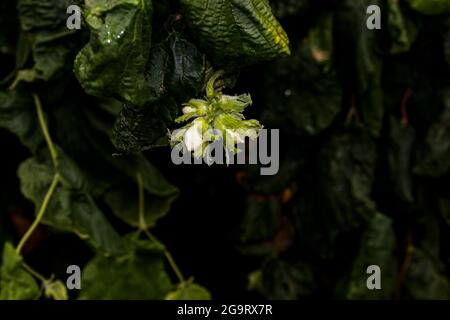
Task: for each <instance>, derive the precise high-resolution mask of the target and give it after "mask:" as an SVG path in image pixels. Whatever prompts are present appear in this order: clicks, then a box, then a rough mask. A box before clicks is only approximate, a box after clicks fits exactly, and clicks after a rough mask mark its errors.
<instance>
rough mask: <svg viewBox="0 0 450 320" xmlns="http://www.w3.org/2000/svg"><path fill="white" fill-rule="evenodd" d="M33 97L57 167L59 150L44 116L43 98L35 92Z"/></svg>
mask: <svg viewBox="0 0 450 320" xmlns="http://www.w3.org/2000/svg"><path fill="white" fill-rule="evenodd" d="M33 99H34V104H35V105H36V111H37V114H38V118H39V124H40V126H41V129H42V133H43V134H44V137H45V141H46V142H47V146H48V150H49V151H50V156H51V157H52V161H53V165H54V166H55V168H56V167H57V163H58V152H57V150H56V147H55V145H54V143H53V141H52V138H51V137H50V133H49V131H48V128H47V124H46V123H45V117H44V112H43V111H42V104H41V100H40V99H39V96H38V95H37V94H35V93H33Z"/></svg>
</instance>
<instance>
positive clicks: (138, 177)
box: [136, 173, 185, 283]
mask: <svg viewBox="0 0 450 320" xmlns="http://www.w3.org/2000/svg"><path fill="white" fill-rule="evenodd" d="M136 180H137V183H138V189H139V230H140V231H143V232H144V233H145V234H146V235H147V237H148V238H149V239H150V240H152V241H153V242H155V243H160V241H159V240H158V239H157V238H156V237H155V236H154V235H153V234H151V233H150V231H148V228H147V226H146V223H145V194H144V181H143V180H142V175H141V174H140V173H137V174H136ZM164 255H165V256H166V259H167V261H168V262H169V264H170V266H171V268H172V269H173V271H174V273H175V275H176V276H177V278H178V281H180V282H181V283H184V282H185V279H184V277H183V274H182V273H181V271H180V269H179V268H178V266H177V264H176V263H175V260H174V259H173V257H172V255H171V254H170V252H169V251H168V250H167V249H166V248H164Z"/></svg>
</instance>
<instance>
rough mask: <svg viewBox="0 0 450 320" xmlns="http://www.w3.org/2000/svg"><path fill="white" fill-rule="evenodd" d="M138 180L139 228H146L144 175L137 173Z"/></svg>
mask: <svg viewBox="0 0 450 320" xmlns="http://www.w3.org/2000/svg"><path fill="white" fill-rule="evenodd" d="M136 180H137V183H138V188H139V229H140V230H146V229H147V226H146V223H145V194H144V181H143V180H142V175H141V174H140V173H138V174H136Z"/></svg>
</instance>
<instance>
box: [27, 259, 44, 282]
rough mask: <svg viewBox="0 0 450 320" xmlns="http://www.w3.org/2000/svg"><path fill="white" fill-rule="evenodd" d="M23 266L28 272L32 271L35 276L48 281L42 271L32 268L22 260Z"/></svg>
mask: <svg viewBox="0 0 450 320" xmlns="http://www.w3.org/2000/svg"><path fill="white" fill-rule="evenodd" d="M22 266H23V268H24V269H25V270H26V271H27V272H28V273H30V274H31V275H32V276H34V277H35V278H37V279H39V280H40V281H42V282H46V281H48V280H47V279H46V278H45V277H44V276H43V275H41V274H40V273H38V272H37V271H35V270H34V269H33V268H31V267H30V266H29V265H27V264H26V263H25V262H22Z"/></svg>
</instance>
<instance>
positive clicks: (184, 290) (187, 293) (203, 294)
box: [166, 283, 211, 300]
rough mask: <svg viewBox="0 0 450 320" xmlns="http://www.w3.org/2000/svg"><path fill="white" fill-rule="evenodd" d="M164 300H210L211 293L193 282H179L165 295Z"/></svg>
mask: <svg viewBox="0 0 450 320" xmlns="http://www.w3.org/2000/svg"><path fill="white" fill-rule="evenodd" d="M166 300H211V293H209V291H208V290H207V289H206V288H204V287H202V286H200V285H198V284H195V283H188V284H181V285H180V287H179V288H178V289H177V290H176V291H173V292H170V293H169V294H168V295H167V296H166Z"/></svg>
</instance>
